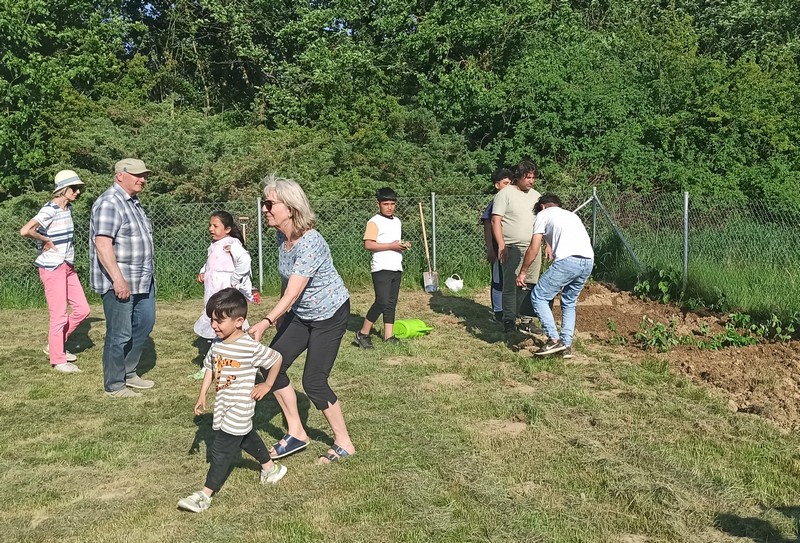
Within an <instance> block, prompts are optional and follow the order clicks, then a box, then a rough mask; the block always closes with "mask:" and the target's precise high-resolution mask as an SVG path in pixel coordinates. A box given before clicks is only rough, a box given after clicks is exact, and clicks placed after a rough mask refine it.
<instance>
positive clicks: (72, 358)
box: [42, 345, 78, 362]
mask: <svg viewBox="0 0 800 543" xmlns="http://www.w3.org/2000/svg"><path fill="white" fill-rule="evenodd" d="M42 352H43V353H44V354H46V355H47V356H50V345H45V346H44V349H42ZM64 352H65V353H66V354H67V362H75V361H76V360H77V359H78V357H77V356H75V355H74V354H72V353H71V352H69V351H67V350H66V349H65V350H64Z"/></svg>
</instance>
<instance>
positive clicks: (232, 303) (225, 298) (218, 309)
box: [206, 215, 247, 319]
mask: <svg viewBox="0 0 800 543" xmlns="http://www.w3.org/2000/svg"><path fill="white" fill-rule="evenodd" d="M212 217H213V215H212ZM206 315H208V318H209V319H213V318H214V317H217V318H218V319H219V318H225V317H230V318H232V319H238V318H239V317H243V318H244V317H247V298H245V297H244V294H242V293H241V292H239V291H238V290H236V289H235V288H232V287H231V288H224V289H222V290H220V291H219V292H216V293H214V294H213V295H212V296H211V298H209V299H208V303H207V304H206Z"/></svg>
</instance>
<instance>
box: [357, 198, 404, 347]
mask: <svg viewBox="0 0 800 543" xmlns="http://www.w3.org/2000/svg"><path fill="white" fill-rule="evenodd" d="M376 196H377V198H378V214H377V215H375V216H374V217H372V218H371V219H370V220H369V222H368V223H367V229H366V231H365V232H364V248H365V249H366V250H367V251H371V252H372V286H373V287H374V289H375V302H374V303H373V304H372V307H370V308H369V311H367V316H366V318H365V319H364V324H363V325H362V326H361V330H359V331H358V332H356V339H355V341H354V342H353V343H354V344H355V345H357V346H358V347H361V348H362V349H372V340H371V339H370V337H369V333H370V331H371V330H372V325H373V324H375V321H376V320H378V317H380V316H381V314H383V340H384V341H386V342H388V343H399V341H398V339H397V338H396V337H394V317H395V310H396V309H397V297H398V295H399V294H400V279H401V277H402V275H403V252H405V251H406V250H408V248H409V247H411V243H409V242H407V241H403V236H402V227H401V224H400V219H398V218H397V217H395V216H394V210H395V207H396V205H397V194H396V193H395V192H394V190H392V189H390V188H388V187H385V188H382V189H378V191H377V193H376Z"/></svg>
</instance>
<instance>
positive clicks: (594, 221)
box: [592, 187, 597, 249]
mask: <svg viewBox="0 0 800 543" xmlns="http://www.w3.org/2000/svg"><path fill="white" fill-rule="evenodd" d="M595 247H597V187H592V249H594V248H595Z"/></svg>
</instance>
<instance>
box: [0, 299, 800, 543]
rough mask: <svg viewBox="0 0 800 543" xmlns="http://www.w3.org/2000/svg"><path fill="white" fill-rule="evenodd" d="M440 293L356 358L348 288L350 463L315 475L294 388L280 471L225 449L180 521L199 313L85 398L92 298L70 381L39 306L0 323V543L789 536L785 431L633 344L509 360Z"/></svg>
mask: <svg viewBox="0 0 800 543" xmlns="http://www.w3.org/2000/svg"><path fill="white" fill-rule="evenodd" d="M446 296H447V295H443V296H437V297H436V298H433V299H431V298H430V297H429V296H428V295H426V294H424V293H421V292H410V291H404V292H403V293H401V300H400V308H399V312H398V314H399V316H400V317H406V318H410V317H411V318H422V319H424V320H425V321H426V322H428V323H429V324H431V325H432V326H433V327H434V331H433V332H432V333H431V334H430V335H429V336H427V337H424V338H419V339H415V340H409V341H407V342H404V343H403V344H401V345H399V346H396V347H395V346H387V345H382V344H380V343H379V342H377V341H376V349H375V350H374V351H368V352H363V351H359V350H357V349H356V348H355V347H353V346H351V345H350V341H351V340H352V333H353V331H354V330H355V329H356V328H357V327H359V326H360V319H361V318H362V317H363V315H364V313H365V312H366V309H367V307H368V305H369V303H370V302H371V298H370V296H369V295H368V294H367V293H356V294H355V295H354V297H353V316H352V319H351V322H350V327H349V329H350V331H349V332H348V334H347V336H346V337H345V340H344V342H343V344H342V348H341V351H340V354H339V358H338V361H337V363H336V366H335V367H334V372H333V375H332V379H331V381H332V385H333V388H334V390H335V391H336V392H337V393H338V395H339V396H340V398H341V401H342V405H343V408H344V412H345V417H346V419H347V422H348V425H349V428H350V432H351V435H352V436H353V441H354V443H355V445H356V447H357V449H358V452H357V454H356V455H355V456H354V457H352V458H349V459H347V460H346V461H344V462H341V463H340V464H338V465H333V466H319V465H317V464H315V460H316V457H317V455H318V454H321V453H323V452H324V451H325V450H326V449H327V448H328V446H329V444H330V443H331V438H330V436H329V434H328V428H327V426H326V424H325V421H324V418H323V417H322V415H321V414H320V413H319V412H317V411H316V410H315V409H314V408H313V406H310V404H309V402H308V400H307V399H306V398H305V396H304V395H300V399H301V402H300V409H301V412H302V413H303V415H304V417H307V427H308V429H309V434H310V435H311V437H312V440H313V441H312V444H311V446H309V447H308V449H307V450H306V451H304V452H302V453H299V454H297V455H295V456H291V457H288V458H286V459H285V462H284V463H285V465H286V466H287V467H288V468H289V472H288V474H287V476H286V477H285V478H284V479H283V480H282V481H281V482H280V483H279V484H278V485H277V486H275V487H270V488H266V487H262V486H260V485H259V484H258V471H257V469H258V466H257V464H256V462H255V461H254V460H253V459H250V458H249V457H247V458H244V459H243V460H242V461H241V462H240V463H239V465H238V466H237V467H236V469H234V471H233V473H232V475H231V477H230V479H229V480H228V482H227V484H226V485H225V487H224V488H223V489H222V491H221V492H220V494H219V495H218V496H217V497H216V498H215V499H214V503H213V505H212V506H211V509H209V511H208V512H207V513H204V514H202V515H196V514H192V513H186V512H182V511H178V510H177V509H176V503H177V501H178V500H179V499H180V498H182V497H184V496H186V495H187V494H189V493H191V492H193V491H195V490H198V489H199V488H200V487H201V486H202V483H203V480H204V477H205V474H206V470H207V467H208V465H207V460H206V453H207V449H208V444H209V442H210V437H211V414H210V413H209V414H206V415H204V416H201V417H195V416H194V415H193V413H192V408H193V406H194V402H195V400H196V397H197V392H198V389H199V382H196V381H193V380H191V379H189V377H188V376H189V375H190V374H192V373H194V371H195V370H196V366H195V365H194V364H193V360H195V363H196V359H197V347H196V346H195V345H193V340H194V334H193V332H192V324H193V322H194V320H195V318H196V317H197V315H198V314H199V312H200V309H201V305H202V302H201V301H200V300H192V301H184V302H174V303H170V302H159V304H158V311H157V319H158V320H157V323H156V329H155V331H154V333H153V335H152V339H153V348H152V349H149V350H148V352H147V353H146V355H145V360H144V361H143V362H144V364H143V365H144V366H145V367H146V368H147V373H146V376H147V377H148V378H150V379H153V380H155V381H156V388H154V389H152V390H150V391H145V392H144V397H143V398H139V399H133V400H112V399H109V398H107V397H105V396H104V395H103V393H102V367H101V352H102V342H103V335H104V331H105V324H104V322H103V320H102V316H103V315H102V308H101V307H99V306H94V307H93V308H92V309H93V314H92V315H91V316H90V318H89V319H90V321H91V322H89V323H88V325H86V324H85V325H84V326H83V327H82V328H81V329H80V330H79V332H78V333H77V334H76V336H75V341H74V342H71V344H70V345H69V346H70V348H71V350H73V352H76V354H78V355H79V360H78V364H79V366H80V367H81V368H82V369H83V373H81V374H77V375H61V374H57V373H55V372H53V371H51V370H49V368H48V365H47V359H46V357H45V355H43V354H42V352H41V347H42V346H43V345H44V343H45V337H46V327H47V326H46V321H47V312H46V310H44V309H30V310H13V311H12V310H8V311H4V312H2V313H0V326H2V328H3V329H4V330H5V331H6V332H5V333H4V338H5V339H4V341H3V342H2V345H0V353H1V354H0V356H2V364H0V383H2V385H1V386H0V417H1V418H0V420H2V424H3V432H2V434H1V435H0V488H2V491H0V541H26V542H39V541H41V542H44V541H59V542H83V541H92V542H94V541H102V542H116V541H120V542H123V541H124V542H126V543H127V542H134V541H136V542H139V541H153V542H162V541H203V542H208V541H226V542H256V541H259V542H260V541H274V542H310V541H320V542H332V541H353V542H360V541H364V542H366V541H369V542H429V541H435V542H453V543H456V542H471V541H492V542H508V541H519V542H538V541H541V542H562V541H563V542H571V541H575V542H578V541H581V542H611V541H619V542H624V543H650V542H662V541H663V542H667V541H669V542H694V541H696V542H718V541H731V542H733V541H770V542H774V541H783V542H788V541H795V538H796V537H797V528H796V525H795V524H796V520H795V519H796V518H797V514H798V510H797V507H798V506H799V505H800V482H799V481H800V478H798V475H800V455H798V444H799V443H798V438H797V437H796V436H795V435H791V434H785V433H782V432H780V431H778V430H777V429H775V428H774V427H772V426H771V425H770V424H768V423H767V422H765V421H763V420H761V419H759V418H757V417H755V416H750V415H742V414H732V413H730V412H728V410H727V409H726V406H725V402H724V401H723V400H721V399H718V398H715V397H712V396H710V395H709V394H707V393H706V392H705V391H704V390H702V389H699V388H697V387H695V386H694V385H692V384H691V383H689V382H688V381H686V380H685V379H683V378H681V377H676V376H673V375H672V374H670V373H669V371H668V370H667V368H666V366H665V365H664V364H662V363H659V361H658V360H656V359H653V358H650V357H648V356H647V355H645V354H642V355H641V357H640V359H633V360H632V359H631V357H630V356H629V355H626V356H623V354H622V353H620V352H615V351H613V350H611V348H609V347H606V346H602V345H599V344H596V343H592V342H590V341H588V340H585V341H584V342H583V343H581V344H580V345H577V348H576V349H575V350H576V351H577V352H576V357H575V358H574V359H573V360H572V361H567V362H565V361H562V360H561V359H560V358H550V359H545V360H539V359H537V360H534V359H532V358H531V357H530V355H529V354H527V353H514V352H512V351H511V350H509V348H508V347H507V346H506V345H505V344H504V343H503V342H502V335H501V334H500V330H499V327H497V326H496V325H494V324H490V323H489V319H488V317H489V312H488V309H487V308H486V307H484V306H483V305H481V304H484V303H485V302H484V298H485V296H484V295H483V294H482V293H481V294H480V295H479V296H478V297H477V298H476V299H477V300H479V301H478V302H476V301H473V300H472V299H471V298H469V297H467V296H464V297H458V298H456V299H454V300H448V299H446ZM274 302H275V298H267V299H265V300H264V304H265V305H267V306H269V304H272V303H274ZM443 307H445V308H452V310H453V312H452V313H449V312H448V311H447V310H443V309H441V308H443ZM610 310H611V309H610ZM265 311H266V307H264V306H263V305H262V307H256V308H255V309H254V310H253V313H252V316H253V317H260V316H262V315H263V314H264V313H265ZM578 311H580V308H579V309H578ZM609 316H612V315H611V314H610V315H609ZM23 323H24V324H23ZM153 359H155V363H154V364H153ZM301 367H302V359H301V360H299V361H298V362H297V363H296V364H295V367H293V368H292V370H291V373H290V376H291V377H292V378H293V381H294V383H295V384H296V385H297V386H298V387H299V386H300V385H299V383H300V370H301ZM788 400H789V401H794V400H793V399H788ZM255 424H256V428H257V429H258V430H259V432H260V433H261V435H262V437H263V438H264V440H265V441H266V442H267V443H268V444H270V443H272V442H274V441H275V440H277V439H279V438H280V437H281V435H282V434H283V432H284V429H285V426H284V424H283V421H282V417H281V415H280V410H279V408H278V406H277V403H276V402H275V401H274V399H273V398H272V397H271V396H270V397H268V398H267V399H265V400H264V401H262V402H260V403H259V405H258V408H257V412H256V419H255Z"/></svg>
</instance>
